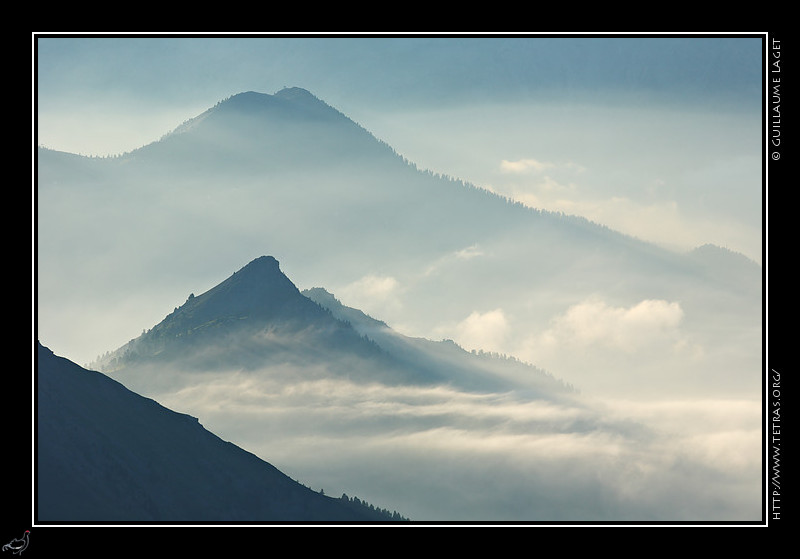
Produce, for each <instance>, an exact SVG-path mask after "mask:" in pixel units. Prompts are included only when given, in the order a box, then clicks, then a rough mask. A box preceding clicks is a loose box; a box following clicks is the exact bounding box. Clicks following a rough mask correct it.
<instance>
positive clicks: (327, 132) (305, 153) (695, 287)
mask: <svg viewBox="0 0 800 559" xmlns="http://www.w3.org/2000/svg"><path fill="white" fill-rule="evenodd" d="M203 114H204V115H205V116H202V117H201V116H198V117H197V118H196V119H193V121H191V124H190V125H189V124H187V125H186V126H184V127H178V128H179V130H180V133H174V134H168V135H166V136H165V137H164V138H163V139H162V140H160V141H157V142H153V143H152V144H149V145H147V146H143V147H142V148H140V149H138V150H134V151H133V152H131V153H129V154H125V155H124V156H121V157H119V158H111V159H107V160H106V159H91V158H75V157H66V156H65V155H64V154H59V153H55V152H50V151H46V150H39V152H38V153H39V156H38V173H39V183H38V220H37V226H38V228H39V229H38V231H39V235H38V242H39V255H40V272H39V273H40V278H42V281H41V282H40V284H39V297H40V301H41V302H42V308H43V309H45V310H44V311H43V312H44V313H48V312H51V311H49V310H47V309H50V308H52V309H57V308H59V307H61V306H63V305H65V304H67V303H66V302H67V301H72V302H71V303H70V304H71V305H72V308H73V309H84V312H85V309H88V308H93V309H97V310H96V314H97V316H98V317H102V318H97V319H93V320H91V324H100V323H104V322H108V321H109V320H112V321H114V322H122V321H124V320H127V318H128V314H127V313H126V311H125V310H124V309H123V308H122V305H121V303H120V301H123V300H125V298H126V296H127V294H129V293H131V290H135V292H136V293H138V294H140V296H143V297H145V296H144V295H143V294H142V291H141V290H142V289H145V288H144V287H143V286H144V285H148V286H151V287H147V288H146V289H150V290H151V296H149V297H145V298H147V299H148V300H155V299H156V298H157V297H158V296H159V295H160V294H161V293H163V292H164V289H162V287H168V288H169V289H171V290H175V289H176V288H177V287H176V286H180V285H198V284H200V285H213V283H212V280H215V279H216V278H217V276H216V275H215V274H216V270H218V269H219V267H220V266H225V267H228V266H231V267H232V266H233V265H238V263H239V262H243V261H246V259H247V258H251V257H252V255H253V254H263V253H264V248H265V246H267V247H269V251H270V252H271V253H272V254H279V255H282V256H281V257H282V258H284V259H290V260H291V266H292V274H293V277H294V278H295V281H297V282H298V285H303V286H308V285H324V286H326V288H328V289H330V290H331V291H332V292H334V293H337V294H339V295H340V296H343V295H344V294H345V293H346V294H347V296H348V297H349V296H350V293H356V290H357V288H358V286H359V285H361V284H362V282H363V281H368V280H370V279H372V278H376V277H377V278H379V279H385V280H386V281H387V282H388V283H387V284H386V285H389V286H394V288H393V289H392V290H391V291H390V292H388V293H385V294H383V295H381V297H384V295H385V297H384V299H383V300H384V301H386V302H388V301H391V305H386V306H384V307H383V308H384V309H388V310H389V312H384V311H381V316H380V319H382V320H386V321H387V322H388V323H390V324H393V325H398V324H402V325H403V326H404V327H405V328H407V329H408V330H407V331H408V332H410V333H413V335H415V336H420V335H421V336H428V337H430V336H431V335H432V334H431V333H432V332H436V333H438V332H443V334H442V336H441V337H443V338H451V339H453V340H455V341H456V342H459V343H462V344H465V342H464V339H461V338H459V336H458V331H459V326H460V325H462V324H464V322H465V321H466V320H468V319H469V318H470V317H472V316H477V317H479V318H480V317H481V316H483V315H485V313H487V312H489V311H494V310H496V311H497V312H498V313H499V314H500V315H501V316H502V317H503V319H504V320H505V324H506V325H507V326H508V328H507V329H506V330H504V332H506V335H504V336H498V338H502V339H500V341H499V342H498V343H500V344H502V345H501V346H498V347H497V348H489V347H483V348H480V347H475V349H484V350H497V349H500V350H501V351H502V352H503V353H507V354H515V355H516V354H518V352H522V353H521V354H520V355H519V356H520V357H522V358H524V359H525V360H526V361H528V362H532V363H538V364H540V365H541V366H546V367H547V368H548V369H551V370H553V372H554V373H555V374H558V375H559V376H562V377H564V378H570V377H575V378H574V380H572V379H571V380H572V381H573V382H575V384H576V385H580V384H581V382H580V381H579V380H578V378H577V376H578V375H581V374H582V373H583V370H580V371H576V370H572V371H559V370H557V366H556V365H553V364H549V363H548V364H546V365H545V364H544V363H540V362H539V361H538V357H537V353H536V352H535V351H534V349H530V348H531V342H532V341H534V342H535V341H536V340H537V339H539V340H541V339H542V338H541V335H542V333H544V332H547V331H548V329H550V328H551V326H552V324H553V323H554V321H556V322H557V321H558V320H559V317H561V316H564V315H565V314H566V313H568V312H569V311H570V309H571V308H574V307H576V306H578V305H582V304H584V303H585V302H586V301H595V300H599V301H602V303H603V304H604V305H606V306H607V307H608V308H612V309H621V311H620V312H624V310H625V309H633V308H636V307H637V305H639V304H641V303H642V302H643V301H662V302H664V304H673V303H675V304H679V305H680V311H681V316H683V317H685V319H684V320H682V322H681V326H682V327H685V330H686V331H685V332H681V334H682V335H683V337H685V338H686V339H698V340H699V341H698V344H699V345H703V346H704V347H707V348H711V347H712V346H722V349H721V351H717V349H716V348H713V349H709V351H708V352H706V353H705V354H706V355H714V356H720V357H721V358H722V359H723V360H724V363H723V362H714V363H713V364H711V366H712V367H713V368H714V369H715V370H718V371H724V370H727V371H729V372H730V371H733V370H737V373H736V374H735V375H733V376H734V377H735V378H737V379H744V378H746V379H748V380H747V381H746V382H747V383H750V382H751V380H750V379H751V377H750V371H751V369H752V366H753V365H757V364H758V363H757V362H758V359H756V358H755V357H750V358H749V359H750V361H751V363H747V364H745V360H744V359H743V358H747V356H748V355H749V356H755V355H757V354H759V353H760V351H761V344H760V339H761V337H760V335H759V334H758V332H757V330H758V328H759V324H760V317H761V314H762V313H761V301H762V297H761V287H762V286H761V284H762V277H761V270H760V269H759V268H758V267H753V266H739V265H738V264H736V263H735V262H734V260H736V259H735V258H734V257H733V256H732V255H730V254H724V253H719V254H717V255H716V256H715V257H713V258H706V257H705V256H702V255H699V254H700V253H687V254H682V253H676V252H674V251H671V250H668V249H665V248H663V247H660V246H656V245H654V244H651V243H647V242H645V241H642V240H640V239H635V238H633V237H630V236H628V235H624V234H622V233H620V232H617V231H613V230H611V229H609V228H608V227H605V226H603V225H601V224H597V223H593V222H591V221H589V220H587V219H585V218H582V217H579V216H570V215H564V214H560V213H554V212H548V211H542V210H538V209H534V208H529V207H526V206H524V205H522V204H521V203H518V202H514V201H513V200H509V199H505V198H503V197H502V196H499V195H497V194H494V193H492V192H489V191H488V190H486V189H482V188H478V187H476V186H474V185H472V184H469V183H467V182H464V181H463V180H460V179H455V178H452V177H447V176H442V175H439V174H436V173H432V172H428V171H424V170H420V169H418V168H417V167H416V166H415V165H414V164H413V163H412V162H409V161H406V160H405V159H404V158H403V157H401V156H400V155H399V154H397V153H396V152H395V151H394V150H393V149H392V148H391V147H389V146H388V145H387V144H385V143H383V142H381V141H380V140H377V139H376V138H375V137H374V136H373V135H372V134H370V133H369V132H367V131H366V130H365V129H364V128H362V127H361V126H360V125H358V124H356V123H355V122H353V121H352V120H350V119H349V118H348V117H346V116H344V115H343V114H342V113H340V112H338V111H337V110H335V109H333V108H331V107H329V106H328V105H326V104H325V103H324V102H322V101H321V100H319V99H318V98H316V97H315V96H314V95H312V94H311V93H309V92H307V91H305V90H302V89H299V88H287V89H285V90H283V91H279V92H277V93H275V94H272V95H269V94H263V93H256V92H244V93H241V94H237V95H234V96H232V97H231V98H229V99H226V100H224V101H221V102H220V103H219V104H218V105H217V106H215V107H212V108H210V109H208V110H207V111H205V112H204V113H203ZM87 207H98V210H97V212H96V213H94V214H92V219H82V218H81V217H80V216H81V215H83V214H82V213H81V212H82V211H83V208H87ZM120 246H124V247H125V250H124V251H120V250H119V248H118V247H120ZM69 247H81V250H80V255H79V256H78V257H73V258H79V259H80V261H81V265H80V266H76V265H74V262H73V258H71V257H70V256H69V254H70V252H69ZM467 249H469V250H467ZM123 252H124V254H128V255H133V256H134V257H133V258H121V257H120V255H121V254H122V253H123ZM698 256H699V257H698ZM717 256H718V257H717ZM175 261H180V262H182V263H183V264H182V265H181V266H180V268H179V269H178V270H177V271H175V272H173V273H170V274H169V276H170V279H169V280H167V279H166V277H165V276H164V275H163V273H162V271H163V270H164V267H165V266H167V265H169V263H170V262H175ZM108 262H115V265H113V266H109V265H108ZM141 277H147V278H148V281H147V282H142V281H139V282H136V281H132V280H131V279H130V278H141ZM55 278H59V279H58V280H57V281H56V279H55ZM167 281H169V285H168V286H167V285H164V284H165V283H167ZM310 282H314V283H310ZM95 285H96V286H100V285H102V286H106V287H108V288H110V289H112V290H116V292H115V294H114V295H109V297H108V299H107V300H104V301H97V300H95V298H96V296H97V293H99V292H100V290H99V289H95V288H93V287H92V286H95ZM66 286H69V288H67V287H66ZM157 286H158V287H157ZM356 297H357V298H356V299H355V300H352V301H348V304H352V305H353V306H356V307H359V308H362V309H364V310H365V311H366V312H367V313H370V314H373V315H376V314H378V313H376V312H375V308H379V307H370V306H369V305H370V304H375V303H374V301H370V300H369V299H370V297H364V298H361V297H358V295H357V296H356ZM373 299H374V298H373ZM378 299H380V298H378ZM162 301H163V299H162ZM89 302H91V305H90V304H89ZM172 304H174V303H172ZM193 304H194V303H193ZM377 304H380V301H379V302H378V303H377ZM189 308H190V307H187V309H186V310H187V311H188V310H189ZM434 308H435V309H436V312H431V309H434ZM52 312H55V311H52ZM111 317H113V318H111ZM184 318H185V317H184ZM56 320H57V319H56ZM148 320H149V319H148ZM42 323H43V324H47V321H42ZM735 325H740V326H735ZM734 327H735V328H739V329H741V330H742V332H741V336H739V335H738V333H736V335H735V336H732V335H730V329H732V328H734ZM98 328H99V327H98ZM723 330H725V331H727V332H728V334H726V335H725V336H716V335H715V333H717V332H721V331H723ZM125 335H126V336H127V335H128V334H127V333H126V334H125ZM734 337H736V338H737V341H736V343H734V344H731V343H730V340H732V339H734ZM114 344H115V346H116V345H118V342H117V341H115V342H114ZM106 349H109V347H108V345H104V346H101V347H98V348H97V350H96V351H94V354H95V355H96V354H97V352H102V351H104V350H106ZM470 349H472V346H471V347H470ZM559 365H560V364H559ZM690 365H691V366H692V367H697V369H696V370H695V371H692V372H691V373H690V372H689V369H688V368H686V367H682V366H680V367H677V368H678V369H679V370H685V371H687V372H686V373H685V377H686V378H685V380H687V382H690V383H695V382H701V380H702V379H703V378H706V376H704V375H701V374H699V371H700V370H703V371H707V370H708V368H709V365H708V364H705V363H701V362H700V361H699V360H694V361H693V362H692V363H690ZM675 369H676V367H670V368H669V369H667V368H666V366H665V368H664V370H662V371H660V372H659V376H660V379H661V380H662V381H663V382H665V383H669V382H671V379H672V377H673V375H674V370H675ZM719 374H720V375H722V373H721V372H720V373H719ZM637 375H638V373H637V372H636V368H632V369H631V370H630V379H629V380H630V381H631V382H634V381H635V380H636V379H637V378H638V376H637ZM728 376H730V374H729V375H728ZM591 378H599V376H598V375H595V374H594V373H592V377H591ZM715 384H718V383H715ZM733 384H734V383H733V382H731V383H727V385H729V386H733Z"/></svg>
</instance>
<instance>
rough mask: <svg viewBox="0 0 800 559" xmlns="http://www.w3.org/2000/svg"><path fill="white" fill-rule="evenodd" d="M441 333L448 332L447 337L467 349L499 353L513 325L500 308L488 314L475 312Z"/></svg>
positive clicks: (445, 328)
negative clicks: (452, 338)
mask: <svg viewBox="0 0 800 559" xmlns="http://www.w3.org/2000/svg"><path fill="white" fill-rule="evenodd" d="M440 331H441V332H442V333H444V332H446V333H447V334H448V336H447V337H454V338H455V341H456V342H457V343H458V344H459V345H461V346H462V347H464V348H466V349H470V350H471V349H475V350H478V349H482V350H487V351H498V350H499V349H500V348H502V347H503V346H504V343H505V340H506V337H507V336H508V334H509V333H510V331H511V325H510V321H509V319H508V317H507V316H506V313H505V311H503V309H499V308H498V309H493V310H490V311H486V312H479V311H473V312H472V313H470V315H469V316H467V317H466V318H464V319H463V320H461V321H460V322H459V323H458V324H456V325H454V326H452V327H441V328H440Z"/></svg>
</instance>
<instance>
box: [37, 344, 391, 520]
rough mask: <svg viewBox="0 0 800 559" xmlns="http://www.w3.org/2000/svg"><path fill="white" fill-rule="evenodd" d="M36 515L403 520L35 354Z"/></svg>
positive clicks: (97, 376) (42, 350)
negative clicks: (329, 492)
mask: <svg viewBox="0 0 800 559" xmlns="http://www.w3.org/2000/svg"><path fill="white" fill-rule="evenodd" d="M36 364H37V369H36V379H37V394H36V400H37V406H36V413H37V421H36V426H37V451H36V464H37V468H36V506H35V513H36V520H37V521H39V522H44V523H64V522H66V523H72V522H91V523H118V522H138V523H151V522H176V521H188V522H209V521H211V522H258V523H263V522H278V523H280V522H373V521H391V520H401V519H402V517H400V515H398V514H397V513H396V512H395V513H389V512H388V511H385V510H381V509H377V510H376V509H375V508H374V507H368V506H363V505H361V504H360V501H358V500H351V499H349V498H347V499H345V498H342V499H336V498H331V497H326V496H324V495H322V494H321V493H319V492H317V491H313V490H311V489H310V488H308V487H305V486H303V485H301V484H300V483H298V482H296V481H294V480H292V479H291V478H289V477H288V476H286V475H285V474H283V473H282V472H280V471H278V470H277V469H276V468H275V467H274V466H272V465H271V464H269V463H267V462H264V461H263V460H261V459H260V458H258V457H256V456H255V455H253V454H251V453H249V452H247V451H245V450H242V449H241V448H238V447H237V446H235V445H233V444H231V443H229V442H226V441H223V440H221V439H220V438H219V437H217V436H216V435H213V434H212V433H210V432H208V431H206V430H205V429H204V428H203V427H202V426H201V425H200V424H199V423H198V420H197V418H194V417H191V416H188V415H185V414H180V413H176V412H173V411H171V410H169V409H166V408H164V407H162V406H161V405H159V404H158V403H156V402H155V401H153V400H150V399H148V398H144V397H142V396H139V395H138V394H135V393H133V392H131V391H129V390H128V389H126V388H125V387H124V386H122V385H121V384H120V383H118V382H116V381H114V380H112V379H110V378H108V377H106V376H105V375H103V374H101V373H98V372H94V371H87V370H85V369H82V368H81V367H79V366H77V365H76V364H74V363H72V362H70V361H68V360H67V359H64V358H62V357H57V356H56V355H54V354H53V352H52V351H51V350H49V349H47V348H46V347H44V346H42V345H41V344H38V345H37V353H36Z"/></svg>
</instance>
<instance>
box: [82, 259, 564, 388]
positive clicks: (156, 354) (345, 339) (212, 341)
mask: <svg viewBox="0 0 800 559" xmlns="http://www.w3.org/2000/svg"><path fill="white" fill-rule="evenodd" d="M286 363H293V364H296V365H298V366H301V367H305V368H313V367H318V366H324V367H326V368H327V369H328V370H329V372H330V373H331V374H338V375H343V376H346V377H348V378H352V379H358V380H362V381H381V382H389V383H391V384H393V383H411V384H437V383H442V384H448V383H452V384H454V385H457V386H462V387H469V388H472V389H492V390H508V389H510V388H511V387H514V386H516V384H517V381H519V380H520V379H523V380H524V381H526V383H527V385H528V388H531V389H532V388H533V387H536V389H538V390H540V391H541V392H540V394H541V395H545V394H547V395H548V396H553V395H555V394H559V393H562V392H563V393H568V392H569V391H570V387H568V386H567V385H565V384H564V383H563V382H561V381H558V380H557V379H555V378H554V377H552V375H549V374H547V373H545V372H544V371H541V370H539V369H536V368H534V367H532V366H529V365H525V364H523V363H519V362H516V361H514V362H507V363H503V362H500V361H493V362H489V363H487V362H486V361H485V360H482V359H479V358H478V356H476V355H472V354H470V353H469V352H466V351H464V350H463V349H461V348H460V347H458V346H456V345H455V344H454V343H453V342H452V341H448V342H447V343H444V342H433V341H430V340H424V339H412V338H408V337H406V336H401V335H399V334H397V333H396V332H393V331H392V330H391V328H390V327H389V326H388V325H387V324H386V323H384V322H381V321H379V320H375V319H373V318H371V317H368V316H367V315H365V314H364V313H363V312H361V311H359V310H357V309H352V308H349V307H345V306H344V305H342V304H341V303H340V302H339V301H338V300H337V299H336V298H335V297H334V296H333V295H332V294H330V293H329V292H327V291H326V290H324V289H322V288H316V289H313V290H307V291H305V292H302V293H301V292H300V291H299V290H298V289H297V287H296V286H295V285H294V284H293V283H292V282H291V280H289V278H287V277H286V276H285V275H284V274H283V272H281V270H280V265H279V262H278V261H277V260H276V259H275V258H274V257H272V256H261V257H258V258H256V259H254V260H252V261H251V262H250V263H248V264H247V265H245V266H244V267H242V268H241V269H240V270H238V271H236V272H234V273H233V275H231V276H230V277H228V278H227V279H226V280H224V281H223V282H221V283H220V284H218V285H216V286H215V287H212V288H211V289H209V290H208V291H206V292H205V293H203V294H201V295H197V296H195V295H194V294H190V295H189V297H188V298H187V300H186V302H185V303H184V304H183V305H181V306H180V307H176V308H175V310H174V311H173V312H172V313H170V314H169V315H167V316H166V317H165V318H164V320H162V321H161V322H160V323H158V324H156V325H155V326H153V327H152V328H150V329H148V330H146V331H145V332H143V333H142V335H141V336H139V337H137V338H135V339H133V340H131V341H130V342H128V343H127V344H125V345H124V346H122V347H120V348H118V349H116V350H114V351H112V352H109V353H108V354H107V355H104V356H102V357H101V358H100V359H98V360H97V361H96V362H94V363H91V364H90V365H89V367H91V368H96V369H97V370H100V371H103V372H106V373H108V374H111V375H113V376H115V377H116V378H119V379H121V380H124V383H125V384H126V385H131V386H133V387H134V388H136V387H137V386H138V384H137V382H138V379H137V376H139V375H141V374H145V371H147V374H149V372H150V371H155V372H157V371H159V370H160V368H162V367H163V368H165V370H166V369H169V368H171V367H175V366H177V367H179V368H180V369H181V370H183V371H187V372H192V371H197V372H200V371H212V370H223V371H224V370H237V369H242V370H248V371H258V370H259V369H263V368H269V367H271V366H276V365H281V364H286ZM339 363H342V365H341V368H339V366H338V364H339ZM511 370H514V371H515V374H516V375H519V376H518V377H516V380H515V381H513V382H512V380H511V379H510V378H509V375H510V371H511ZM159 376H164V377H167V376H169V375H165V374H159ZM526 383H525V382H524V383H523V385H524V384H526Z"/></svg>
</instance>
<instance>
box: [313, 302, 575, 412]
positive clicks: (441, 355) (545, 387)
mask: <svg viewBox="0 0 800 559" xmlns="http://www.w3.org/2000/svg"><path fill="white" fill-rule="evenodd" d="M302 293H303V295H305V296H306V297H308V298H309V299H311V300H312V301H315V302H316V303H318V304H319V305H320V306H322V307H324V308H326V309H328V310H329V311H330V312H331V313H332V314H333V316H335V317H336V318H338V319H339V320H342V321H345V322H347V323H349V324H351V325H352V326H353V328H355V330H356V331H358V332H359V333H360V334H361V335H362V336H364V337H366V338H367V339H369V340H372V341H373V342H375V343H376V344H377V345H378V346H379V347H380V348H381V349H383V350H384V351H386V352H388V353H390V354H391V355H393V356H394V357H396V358H397V359H398V360H400V361H402V362H403V363H406V364H407V365H408V366H409V367H413V368H416V369H419V370H425V371H429V376H430V378H439V377H440V376H441V375H440V374H437V372H436V371H441V370H447V371H450V378H458V379H461V383H460V384H468V381H469V379H475V381H474V382H476V383H477V382H478V379H480V378H482V377H483V378H487V377H488V378H492V377H496V378H498V379H506V380H507V381H508V383H509V386H513V387H514V388H515V389H517V390H519V391H523V392H524V391H527V392H528V394H529V395H530V396H535V395H536V394H537V393H538V394H540V395H544V394H550V395H553V394H557V393H558V392H560V391H562V390H564V389H567V391H568V390H569V389H571V387H569V386H568V385H567V384H565V383H564V382H563V381H562V380H558V379H556V378H555V377H553V376H552V375H551V374H549V373H547V372H546V371H543V370H541V369H537V368H536V367H534V366H532V365H529V364H527V363H523V362H521V361H519V360H517V359H515V358H514V357H506V356H501V355H496V354H492V353H484V352H483V351H481V352H475V351H473V352H471V353H470V352H467V351H465V350H464V349H463V348H461V347H460V346H458V345H457V344H456V343H455V342H453V341H452V340H443V341H433V340H428V339H425V338H412V337H409V336H404V335H402V334H400V333H398V332H395V331H394V330H392V329H391V328H390V327H389V325H387V324H386V323H385V322H383V321H381V320H377V319H375V318H372V317H371V316H369V315H367V314H365V313H364V312H363V311H361V310H359V309H354V308H351V307H347V306H345V305H343V304H342V302H341V301H339V300H338V299H337V298H336V297H335V296H334V295H333V294H332V293H330V292H328V291H327V290H326V289H324V288H322V287H314V288H311V289H305V290H303V292H302Z"/></svg>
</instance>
